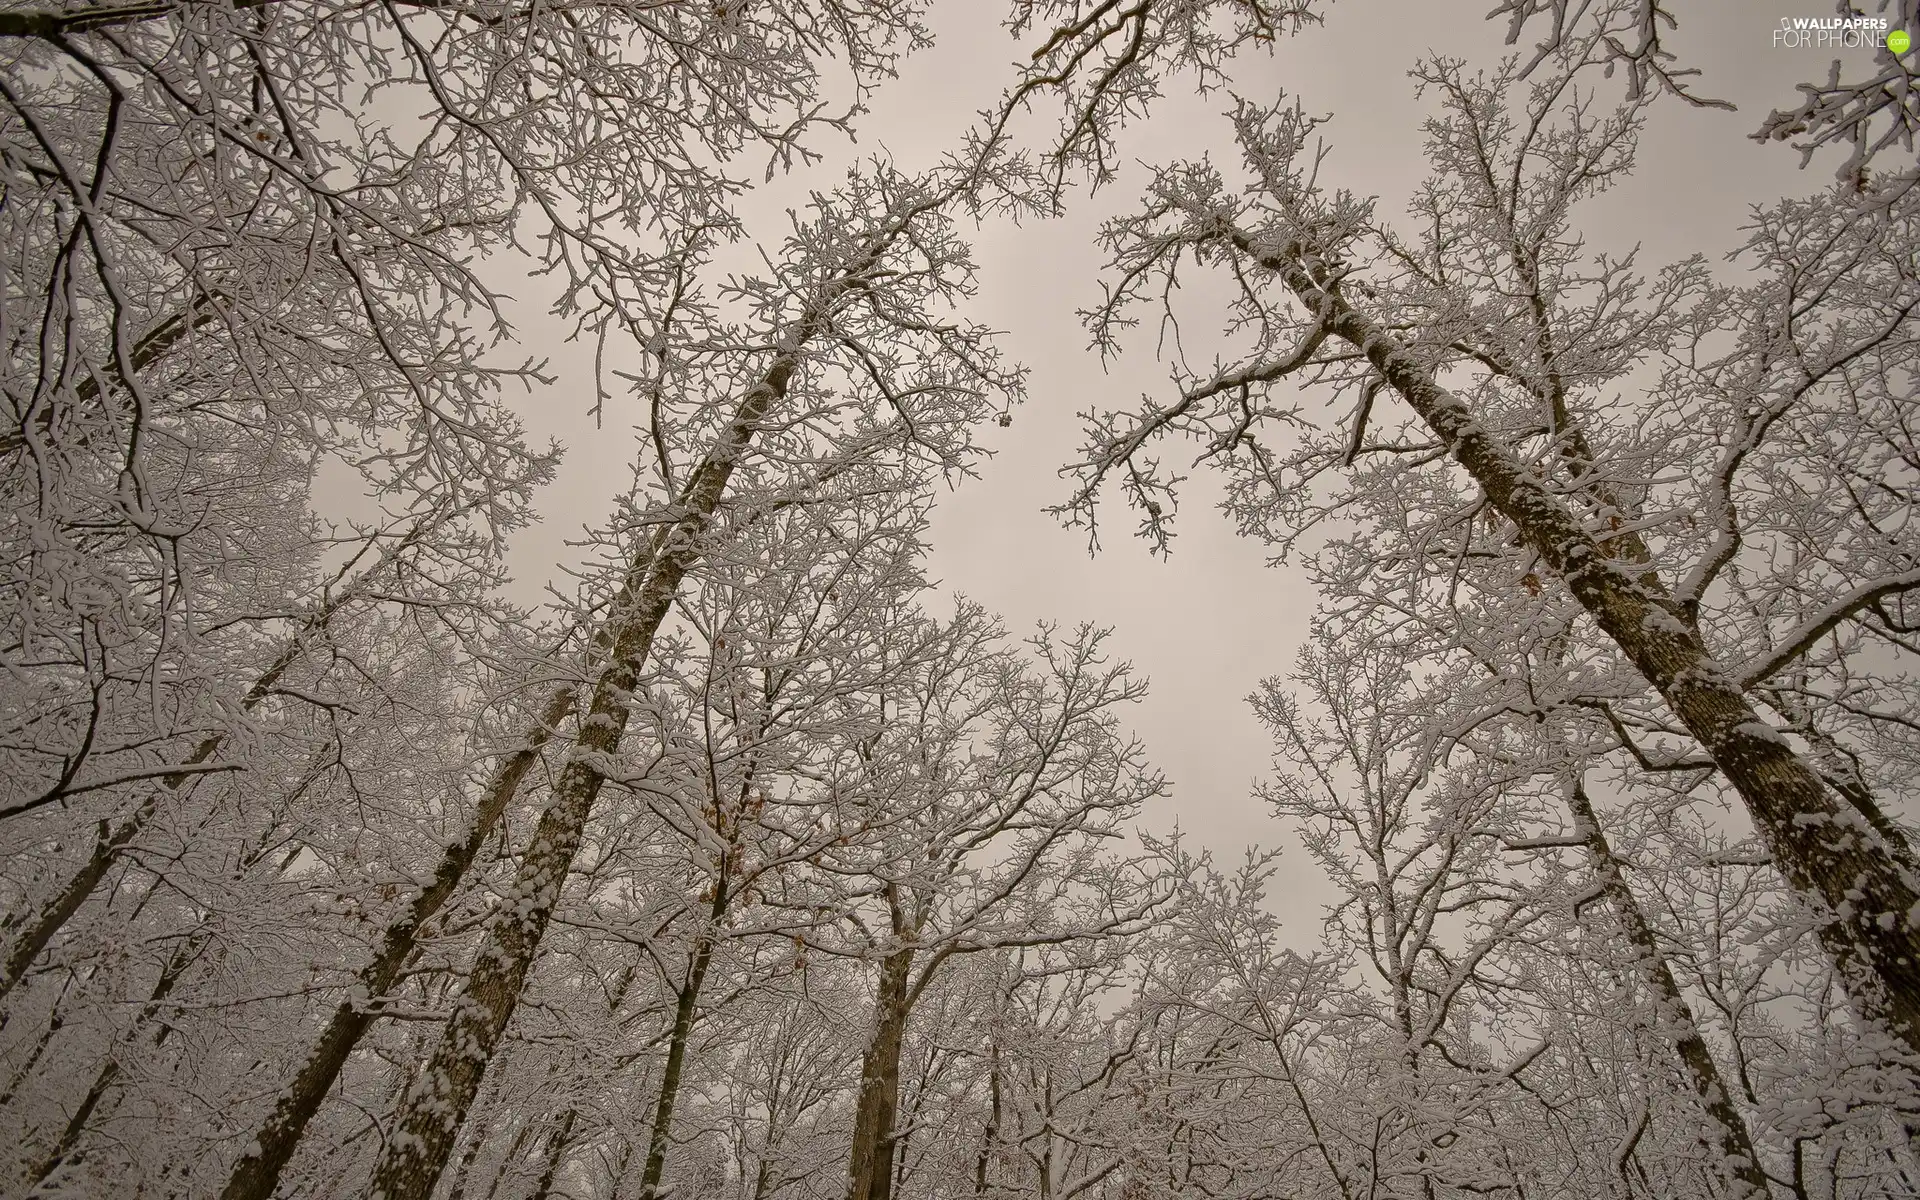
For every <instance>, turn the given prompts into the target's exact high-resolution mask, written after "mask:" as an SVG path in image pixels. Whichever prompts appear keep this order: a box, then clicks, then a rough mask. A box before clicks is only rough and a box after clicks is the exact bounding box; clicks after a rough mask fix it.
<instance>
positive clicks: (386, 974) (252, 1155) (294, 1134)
mask: <svg viewBox="0 0 1920 1200" xmlns="http://www.w3.org/2000/svg"><path fill="white" fill-rule="evenodd" d="M572 709H573V690H572V689H571V688H561V689H559V690H558V691H556V692H554V694H553V696H552V697H551V698H550V699H548V701H547V707H546V709H545V710H544V711H543V712H542V713H541V714H540V724H539V725H537V726H536V727H535V728H534V729H532V730H531V731H530V732H529V733H528V735H527V739H526V742H525V744H524V745H522V746H521V748H520V749H519V750H517V751H515V752H514V753H513V754H511V755H509V756H508V757H507V758H506V759H505V760H504V761H503V762H502V763H501V764H500V766H499V767H498V768H497V769H496V770H495V772H494V776H493V778H492V780H490V781H489V782H488V786H487V791H486V795H485V796H484V798H483V799H482V800H481V803H480V809H479V811H478V812H476V813H475V814H474V819H473V825H472V826H471V827H470V828H469V829H468V831H467V836H466V839H465V840H464V841H460V842H456V843H454V844H452V845H450V846H448V847H447V850H446V854H445V855H444V856H443V857H442V858H441V860H440V866H439V868H438V869H437V870H436V871H435V872H434V875H433V882H432V883H430V884H428V885H427V887H426V888H425V889H423V890H422V891H421V892H420V894H419V895H418V896H416V897H414V901H413V903H412V904H411V905H409V906H408V908H407V911H406V912H405V914H403V915H402V916H401V917H400V918H399V919H398V920H396V921H394V922H393V923H392V924H391V925H388V926H387V929H386V933H385V934H384V936H383V937H382V938H381V941H380V949H379V951H378V952H377V953H376V954H375V955H374V957H373V960H372V961H371V962H369V963H368V964H367V965H366V966H365V967H363V968H361V971H360V974H359V977H358V980H357V983H356V986H355V987H354V988H353V989H352V991H350V992H349V993H348V995H347V997H346V998H345V999H343V1000H342V1001H341V1002H340V1004H339V1006H338V1007H336V1008H335V1009H334V1010H333V1016H332V1018H331V1019H329V1020H328V1022H327V1027H326V1029H325V1030H324V1031H323V1032H322V1033H321V1034H320V1039H319V1041H317V1042H315V1043H314V1046H313V1049H312V1050H310V1051H309V1052H308V1054H307V1059H306V1062H305V1063H303V1064H302V1065H301V1067H300V1071H299V1073H298V1074H297V1075H295V1076H294V1080H293V1083H292V1085H291V1086H289V1087H288V1088H287V1090H286V1091H285V1092H283V1093H282V1094H281V1096H280V1100H279V1102H278V1103H277V1104H275V1105H274V1108H273V1112H272V1113H270V1114H269V1115H268V1117H267V1120H266V1123H265V1124H264V1125H262V1126H261V1127H260V1130H259V1132H258V1133H257V1134H256V1135H255V1137H254V1140H253V1143H252V1145H251V1146H249V1147H248V1149H247V1152H246V1153H245V1154H244V1155H242V1156H241V1159H240V1161H239V1162H238V1163H236V1164H234V1168H233V1174H232V1175H231V1176H230V1177H228V1179H227V1186H226V1187H225V1189H223V1190H222V1191H221V1193H220V1198H221V1200H267V1198H268V1197H270V1196H272V1195H273V1191H274V1189H275V1188H276V1187H278V1186H279V1183H280V1172H281V1171H283V1170H284V1169H285V1168H286V1165H287V1160H288V1159H290V1158H292V1157H293V1151H294V1147H296V1146H297V1145H299V1143H300V1135H301V1134H302V1133H304V1132H305V1131H306V1128H307V1122H308V1121H310V1120H312V1119H313V1114H314V1113H316V1112H318V1111H319V1109H320V1103H321V1101H323V1100H324V1099H326V1095H327V1092H328V1091H330V1090H331V1089H332V1087H333V1081H334V1080H335V1079H336V1078H338V1077H339V1074H340V1070H341V1068H343V1067H344V1066H346V1063H347V1059H348V1057H349V1056H350V1055H352V1053H353V1050H354V1047H355V1046H357V1045H358V1044H359V1042H360V1038H361V1035H363V1034H364V1033H366V1031H367V1027H368V1026H369V1025H371V1024H372V1023H373V1019H374V1016H375V1013H374V1011H373V1009H372V1007H371V1006H372V1005H373V1004H374V1003H375V1002H377V1001H378V1000H379V999H380V998H381V997H383V996H385V995H386V994H387V992H388V991H390V990H391V989H392V988H393V985H394V982H395V981H396V980H398V979H399V977H400V971H401V968H403V967H404V966H405V965H406V963H407V960H408V959H409V958H410V957H411V956H412V954H413V950H414V946H415V944H416V940H417V939H418V937H419V934H420V930H421V929H422V928H423V927H424V926H425V925H426V923H427V922H428V921H429V920H431V919H432V918H433V916H434V914H435V913H437V912H439V911H440V909H441V908H442V906H444V905H445V904H446V902H447V901H448V899H450V898H451V897H452V896H453V893H454V890H455V889H456V888H458V887H459V885H460V881H461V879H462V878H463V877H464V876H465V875H466V873H467V869H468V868H469V867H471V866H472V865H473V860H474V859H475V858H477V857H478V856H479V854H480V848H481V846H483V845H484V844H485V843H486V840H487V837H488V836H489V835H490V834H491V833H492V832H493V829H494V827H495V826H496V825H498V824H499V823H500V818H501V816H502V815H503V814H504V813H505V812H506V810H507V806H508V805H509V804H510V803H512V801H513V797H514V794H515V793H516V792H517V791H518V790H519V788H520V781H521V780H522V779H523V778H524V777H525V776H526V773H527V772H528V771H529V770H531V769H532V768H533V764H534V763H536V762H538V761H539V759H540V750H541V748H542V747H543V746H545V745H546V742H547V740H548V739H549V738H550V737H552V736H553V730H554V727H555V726H557V725H558V724H560V722H561V721H563V720H565V719H566V717H567V714H568V713H569V712H571V711H572Z"/></svg>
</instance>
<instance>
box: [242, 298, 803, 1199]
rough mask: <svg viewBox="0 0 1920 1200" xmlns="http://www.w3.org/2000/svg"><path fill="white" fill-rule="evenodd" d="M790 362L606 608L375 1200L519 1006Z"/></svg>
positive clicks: (732, 427)
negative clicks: (687, 594)
mask: <svg viewBox="0 0 1920 1200" xmlns="http://www.w3.org/2000/svg"><path fill="white" fill-rule="evenodd" d="M819 324H820V318H819V317H818V316H814V317H812V318H811V319H809V320H804V321H802V322H801V323H800V326H799V329H798V331H797V336H796V338H795V342H794V343H791V344H800V343H804V342H805V341H807V340H809V339H810V338H811V336H812V335H813V333H814V332H815V329H816V328H817V327H818V325H819ZM798 365H799V364H798V357H797V355H796V354H795V353H793V352H792V351H790V350H789V351H787V352H783V353H782V354H780V355H779V356H778V357H776V358H775V360H774V363H773V365H772V367H771V368H769V370H768V371H767V374H766V375H765V376H764V377H763V378H762V379H761V380H760V381H759V382H758V383H757V384H755V385H754V387H753V388H752V389H751V390H749V391H748V392H747V394H746V396H745V397H744V398H743V399H742V400H741V402H740V406H739V408H738V409H737V410H736V411H735V413H734V417H733V420H732V421H731V422H730V423H729V424H728V426H727V428H726V430H725V432H724V433H723V434H722V435H721V436H720V438H719V440H718V444H716V445H715V446H714V447H713V448H712V449H711V450H710V451H709V452H708V453H707V455H706V457H705V458H704V459H702V460H701V463H700V465H699V466H698V467H697V468H696V469H695V470H694V472H693V474H692V475H691V476H689V477H688V479H687V481H686V484H685V486H684V487H683V489H682V491H681V494H680V496H679V499H678V504H677V507H678V508H679V509H680V512H681V516H680V517H679V519H677V520H676V521H675V522H674V523H673V524H672V525H670V526H668V527H667V528H666V529H665V530H664V531H663V532H662V534H661V535H660V536H659V538H658V539H657V541H656V548H655V550H654V552H653V553H652V554H649V555H646V556H643V557H642V558H641V559H640V560H638V561H636V562H635V564H634V565H633V567H632V568H631V569H630V570H629V572H628V576H627V579H626V581H625V583H624V584H623V585H622V587H621V589H620V593H619V595H617V596H616V597H615V599H614V603H613V605H612V607H611V609H610V615H609V617H608V629H609V631H610V634H611V637H610V639H609V641H610V643H611V644H610V647H609V655H608V662H607V665H606V666H605V668H604V669H603V670H602V671H601V673H600V676H599V678H598V679H597V680H596V681H595V683H594V688H593V697H592V701H591V704H590V705H589V707H588V709H587V716H586V718H585V720H583V721H582V722H581V727H580V735H579V739H578V742H577V745H576V747H575V751H574V754H573V756H572V757H571V758H569V759H568V761H567V765H566V766H565V767H564V768H563V769H562V770H561V773H560V778H559V780H558V781H557V782H556V783H555V784H554V789H553V800H552V802H551V803H550V804H549V805H548V806H547V810H546V811H545V812H544V813H542V814H541V817H540V824H539V826H538V828H537V829H536V830H535V832H534V836H533V841H532V842H531V844H529V845H528V847H527V851H526V855H525V857H524V858H523V859H522V860H521V864H520V870H519V872H518V874H517V875H516V876H515V878H514V882H513V886H512V887H511V888H510V889H509V890H508V892H507V894H506V895H505V896H503V897H502V898H501V900H500V902H499V903H498V904H497V905H496V906H495V908H494V913H493V916H492V919H491V920H490V921H489V922H488V926H487V933H486V937H485V939H484V941H483V942H482V944H481V947H480V950H479V952H478V954H476V956H475V958H474V965H473V971H472V974H471V975H470V977H469V979H468V984H467V990H466V992H465V994H464V995H462V996H461V997H460V999H459V1000H458V1001H457V1002H456V1003H455V1006H454V1011H453V1015H452V1016H451V1017H449V1018H448V1020H447V1024H446V1028H445V1030H444V1031H443V1034H442V1037H441V1040H440V1044H439V1046H438V1047H437V1048H436V1049H435V1050H434V1053H433V1058H432V1060H431V1061H430V1062H429V1064H428V1066H427V1070H426V1071H425V1073H424V1074H423V1076H422V1078H421V1080H420V1083H419V1085H418V1086H417V1087H415V1088H414V1089H413V1090H412V1091H411V1092H410V1093H409V1095H408V1096H407V1098H406V1099H405V1100H404V1101H403V1102H402V1103H401V1106H400V1111H399V1112H398V1113H396V1114H395V1119H394V1128H395V1132H394V1134H393V1136H392V1138H391V1139H390V1140H389V1141H388V1143H387V1146H386V1149H385V1150H384V1151H383V1152H382V1154H381V1157H380V1161H379V1163H378V1164H377V1165H376V1166H375V1167H374V1173H373V1184H372V1189H371V1194H372V1195H374V1196H377V1197H380V1198H381V1200H425V1198H426V1196H427V1195H428V1194H429V1193H430V1192H431V1191H432V1190H433V1185H434V1183H435V1181H436V1180H438V1179H439V1177H440V1172H441V1170H442V1169H443V1168H444V1167H445V1166H446V1161H447V1155H448V1154H449V1153H450V1152H451V1151H452V1147H453V1139H454V1135H455V1134H456V1133H457V1132H458V1131H459V1128H460V1122H461V1121H463V1120H464V1119H465V1117H466V1111H467V1106H468V1105H470V1104H471V1103H472V1102H473V1095H474V1092H475V1090H476V1089H478V1087H479V1086H480V1077H481V1075H482V1074H484V1073H485V1071H486V1067H487V1063H488V1061H489V1060H490V1059H491V1058H492V1056H493V1050H494V1047H495V1046H496V1045H497V1044H498V1043H499V1040H500V1034H501V1032H502V1031H503V1030H504V1029H505V1028H506V1025H507V1021H508V1019H509V1018H511V1017H512V1016H513V1011H514V1009H515V1008H516V1007H517V1006H518V1004H519V1001H520V989H521V987H522V986H523V985H524V984H525V983H526V978H527V972H528V971H529V970H530V969H531V968H532V966H533V959H534V955H535V953H536V952H537V951H538V950H539V947H540V939H541V938H542V937H543V936H544V935H545V933H546V929H547V923H548V921H549V920H550V919H551V918H552V916H553V908H554V905H555V904H556V903H557V902H558V900H559V898H560V890H561V887H562V885H564V884H565V882H566V878H567V871H568V869H569V868H570V867H571V866H572V865H573V858H574V855H575V854H576V853H577V852H578V851H579V848H580V839H581V837H582V836H583V835H584V833H585V831H586V825H587V818H588V817H589V816H590V815H591V813H592V811H593V804H594V801H595V800H596V799H598V797H599V795H600V785H601V784H602V782H603V781H604V778H605V777H604V776H602V775H601V774H600V771H599V770H598V768H597V767H595V766H594V761H595V760H596V759H606V758H611V757H612V756H613V755H614V754H616V753H617V752H618V751H619V749H620V739H621V736H622V735H623V734H624V733H625V732H626V727H627V717H628V713H629V708H628V697H629V696H630V695H631V693H632V691H633V689H634V688H635V687H636V686H637V685H638V684H639V682H640V675H641V671H642V670H643V669H644V667H645V666H646V663H647V658H648V656H649V654H650V653H651V651H652V649H653V638H654V634H655V633H656V632H658V630H659V628H660V625H661V622H663V621H664V620H665V619H666V616H667V612H668V610H669V609H670V608H671V607H672V605H673V601H674V597H675V596H676V595H677V594H678V592H679V589H680V583H681V580H683V579H685V578H686V575H687V572H688V571H690V570H692V568H693V566H694V564H696V563H697V562H699V560H700V555H701V551H702V541H703V539H704V537H705V535H706V532H707V527H708V525H709V524H710V522H711V520H712V517H713V514H714V512H715V511H716V510H717V509H718V507H719V505H720V501H721V499H722V497H723V496H724V495H725V494H726V489H727V481H728V480H729V478H731V476H732V474H733V471H734V468H735V466H736V465H737V464H738V463H739V461H740V458H741V457H742V455H744V454H745V453H746V450H747V448H748V447H749V445H751V443H752V441H753V438H754V436H755V434H756V433H757V432H758V431H759V425H760V421H761V420H762V419H763V418H764V417H765V416H766V414H767V412H768V411H769V410H770V409H771V408H772V407H773V405H774V404H775V403H776V402H777V401H779V400H780V399H781V398H783V397H784V396H785V395H786V390H787V385H788V383H789V382H790V381H791V379H792V377H793V373H794V370H795V369H796V368H797V366H798ZM226 1200H235V1198H234V1197H228V1198H226Z"/></svg>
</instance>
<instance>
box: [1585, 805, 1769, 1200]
mask: <svg viewBox="0 0 1920 1200" xmlns="http://www.w3.org/2000/svg"><path fill="white" fill-rule="evenodd" d="M1567 808H1568V809H1569V810H1570V811H1571V812H1572V813H1573V821H1574V825H1575V826H1576V827H1577V828H1578V829H1579V831H1580V836H1581V838H1582V839H1583V840H1584V841H1585V842H1586V844H1587V859H1588V862H1589V864H1590V865H1591V867H1592V869H1593V874H1594V878H1595V880H1596V881H1597V882H1598V883H1599V884H1600V890H1601V893H1602V894H1603V895H1604V896H1606V898H1607V903H1608V905H1609V906H1611V907H1612V909H1613V913H1614V916H1615V918H1616V919H1617V920H1618V921H1619V922H1620V927H1621V930H1622V931H1623V932H1624V933H1625V934H1626V935H1627V946H1628V948H1629V950H1630V951H1631V953H1632V955H1633V965H1634V970H1635V971H1636V972H1637V973H1638V974H1639V976H1640V982H1641V983H1642V984H1643V985H1644V986H1645V987H1646V989H1647V991H1648V992H1650V993H1651V994H1652V995H1653V1001H1654V1008H1655V1012H1656V1016H1655V1021H1656V1027H1655V1032H1656V1033H1657V1034H1658V1035H1659V1036H1661V1037H1663V1038H1665V1039H1667V1040H1668V1041H1670V1042H1671V1043H1672V1045H1673V1050H1674V1054H1675V1056H1676V1057H1678V1058H1679V1060H1680V1066H1681V1068H1682V1071H1683V1073H1684V1074H1685V1075H1686V1077H1687V1082H1688V1083H1690V1084H1692V1085H1693V1092H1694V1095H1695V1096H1697V1097H1698V1098H1699V1100H1700V1107H1701V1108H1702V1109H1704V1110H1705V1111H1706V1114H1707V1116H1708V1117H1709V1118H1710V1119H1711V1120H1712V1122H1713V1125H1714V1129H1715V1131H1716V1133H1717V1137H1715V1138H1714V1139H1713V1140H1714V1141H1717V1142H1718V1146H1717V1147H1716V1149H1718V1151H1719V1154H1720V1173H1721V1174H1722V1175H1723V1176H1724V1177H1725V1178H1726V1181H1727V1182H1728V1183H1729V1184H1730V1185H1731V1186H1732V1188H1733V1194H1734V1195H1735V1196H1738V1197H1740V1198H1741V1200H1767V1197H1768V1195H1769V1193H1768V1191H1767V1176H1766V1173H1765V1172H1764V1171H1762V1170H1761V1169H1760V1157H1759V1155H1757V1154H1755V1153H1754V1149H1753V1139H1752V1137H1751V1136H1749V1134H1748V1132H1747V1123H1746V1121H1745V1120H1744V1119H1742V1118H1741V1116H1740V1111H1739V1109H1737V1108H1735V1107H1734V1105H1733V1094H1732V1093H1731V1092H1730V1091H1728V1090H1727V1086H1726V1084H1725V1083H1724V1082H1722V1080H1721V1078H1720V1068H1719V1067H1718V1066H1716V1065H1715V1064H1714V1061H1713V1054H1712V1052H1711V1051H1709V1050H1708V1049H1707V1042H1706V1039H1705V1038H1703V1037H1701V1036H1700V1027H1699V1026H1698V1025H1697V1024H1696V1023H1695V1022H1694V1019H1693V1010H1692V1009H1690V1008H1689V1007H1688V1006H1687V1001H1686V997H1684V996H1682V995H1681V994H1680V985H1679V983H1678V982H1677V981H1676V980H1675V979H1674V977H1673V969H1672V968H1671V967H1669V966H1668V965H1667V960H1666V956H1665V955H1663V954H1661V953H1660V943H1659V942H1658V941H1657V940H1655V938H1654V933H1653V926H1652V925H1650V924H1649V923H1648V922H1647V918H1646V914H1645V913H1643V912H1642V911H1641V909H1640V901H1639V900H1637V899H1635V898H1634V894H1633V891H1632V889H1630V888H1629V887H1627V879H1626V875H1625V874H1624V873H1623V872H1622V871H1621V869H1620V860H1619V859H1617V858H1615V857H1614V854H1613V847H1612V846H1610V845H1608V843H1607V835H1606V832H1605V831H1604V830H1602V829H1601V828H1600V822H1599V820H1598V819H1597V818H1596V817H1595V816H1594V813H1593V803H1592V801H1591V800H1589V799H1588V798H1587V791H1586V788H1585V787H1584V786H1582V785H1581V784H1580V783H1578V782H1575V783H1574V784H1573V786H1572V787H1571V788H1569V789H1568V791H1567Z"/></svg>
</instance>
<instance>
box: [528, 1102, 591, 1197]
mask: <svg viewBox="0 0 1920 1200" xmlns="http://www.w3.org/2000/svg"><path fill="white" fill-rule="evenodd" d="M579 1120H580V1110H579V1109H577V1108H570V1109H568V1110H567V1111H566V1112H565V1113H564V1114H562V1115H561V1117H560V1124H558V1125H556V1126H554V1130H553V1133H552V1135H551V1136H549V1137H548V1138H547V1153H546V1162H544V1163H542V1164H541V1165H540V1178H539V1180H538V1181H537V1182H535V1183H534V1185H533V1192H532V1194H531V1195H529V1196H528V1198H527V1200H547V1197H548V1196H551V1195H552V1194H553V1180H554V1177H555V1176H557V1175H559V1174H560V1164H561V1163H562V1162H564V1161H565V1160H566V1157H567V1147H568V1146H571V1145H572V1144H573V1127H574V1125H576V1124H578V1123H579Z"/></svg>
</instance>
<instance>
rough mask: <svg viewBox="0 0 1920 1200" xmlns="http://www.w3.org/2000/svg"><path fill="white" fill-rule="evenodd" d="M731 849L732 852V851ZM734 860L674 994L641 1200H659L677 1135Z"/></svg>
mask: <svg viewBox="0 0 1920 1200" xmlns="http://www.w3.org/2000/svg"><path fill="white" fill-rule="evenodd" d="M730 853H731V851H729V854H730ZM729 865H730V859H729V858H728V856H727V855H722V856H721V859H720V869H719V870H718V871H717V872H716V873H715V875H716V879H715V882H714V887H713V903H712V905H711V906H710V907H709V908H708V910H707V921H706V927H705V928H703V929H702V930H701V931H700V936H699V938H698V939H697V940H696V941H695V942H694V947H693V957H692V958H691V959H690V960H688V963H687V974H686V978H685V979H684V980H682V981H681V984H680V991H679V994H678V995H676V996H675V997H674V1004H673V1032H672V1033H671V1034H669V1035H668V1038H667V1062H666V1066H665V1067H664V1068H663V1069H662V1071H661V1074H660V1096H659V1099H658V1100H656V1101H655V1102H654V1106H653V1127H652V1131H651V1132H650V1133H649V1134H648V1136H647V1161H646V1163H645V1165H644V1166H642V1167H641V1170H640V1200H658V1197H659V1192H660V1176H661V1173H662V1172H664V1171H665V1170H666V1166H667V1147H668V1146H669V1145H670V1144H671V1142H672V1136H673V1106H674V1102H675V1101H676V1100H677V1099H678V1097H679V1095H680V1075H681V1072H682V1071H683V1070H685V1068H686V1063H687V1039H688V1036H689V1035H690V1034H691V1033H692V1032H693V1017H694V1013H695V1012H697V1011H698V1009H699V1003H700V986H701V984H703V983H705V982H706V978H707V968H708V967H709V966H711V965H712V963H713V945H714V940H715V931H716V930H717V929H718V928H719V926H720V921H721V919H722V918H723V917H725V916H726V912H727V903H728V901H729V900H730V899H731V897H730V896H729V895H728V894H727V869H728V866H729Z"/></svg>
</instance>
